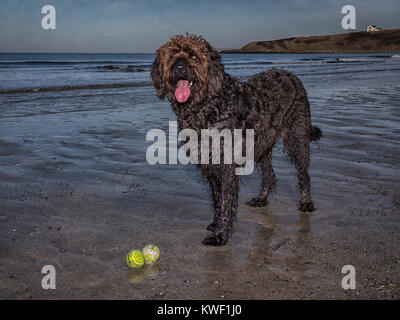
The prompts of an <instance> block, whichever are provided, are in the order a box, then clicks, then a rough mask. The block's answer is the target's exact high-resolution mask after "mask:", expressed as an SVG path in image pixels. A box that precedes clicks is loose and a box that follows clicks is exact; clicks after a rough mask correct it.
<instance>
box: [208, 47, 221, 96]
mask: <svg viewBox="0 0 400 320" xmlns="http://www.w3.org/2000/svg"><path fill="white" fill-rule="evenodd" d="M209 57H210V58H209V61H208V90H209V93H210V94H211V95H213V96H215V95H217V94H218V92H219V91H220V90H221V89H222V84H223V81H224V66H223V64H222V62H221V56H220V55H219V54H218V52H217V51H216V50H215V49H214V48H211V50H209Z"/></svg>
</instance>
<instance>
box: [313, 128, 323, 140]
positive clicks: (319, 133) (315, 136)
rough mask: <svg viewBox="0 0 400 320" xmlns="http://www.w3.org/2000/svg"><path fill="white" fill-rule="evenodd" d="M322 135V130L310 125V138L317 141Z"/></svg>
mask: <svg viewBox="0 0 400 320" xmlns="http://www.w3.org/2000/svg"><path fill="white" fill-rule="evenodd" d="M321 137H322V131H321V129H320V128H318V127H311V132H310V140H311V141H317V140H319V138H321Z"/></svg>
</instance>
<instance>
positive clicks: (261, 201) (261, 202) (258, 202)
mask: <svg viewBox="0 0 400 320" xmlns="http://www.w3.org/2000/svg"><path fill="white" fill-rule="evenodd" d="M246 204H247V205H248V206H250V207H266V206H268V200H267V198H260V197H256V198H253V199H251V200H250V201H247V202H246Z"/></svg>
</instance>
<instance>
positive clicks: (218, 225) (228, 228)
mask: <svg viewBox="0 0 400 320" xmlns="http://www.w3.org/2000/svg"><path fill="white" fill-rule="evenodd" d="M222 170H223V173H222V174H221V175H220V181H219V184H216V185H217V186H219V193H217V194H219V196H220V199H219V201H220V202H219V204H220V207H219V210H216V211H215V213H214V221H213V223H212V224H211V227H210V226H209V230H210V229H211V230H210V231H211V232H212V233H211V234H210V235H209V236H207V237H206V238H205V239H204V240H203V244H205V245H208V246H220V245H224V244H226V243H227V242H228V240H229V237H230V236H231V234H232V226H233V223H232V218H233V217H234V216H235V215H236V210H237V205H238V193H239V178H238V176H236V174H235V167H234V166H223V169H222Z"/></svg>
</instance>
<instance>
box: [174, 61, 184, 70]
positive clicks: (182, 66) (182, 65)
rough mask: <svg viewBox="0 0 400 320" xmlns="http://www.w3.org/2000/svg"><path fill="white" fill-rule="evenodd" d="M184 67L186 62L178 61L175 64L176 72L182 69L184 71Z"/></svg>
mask: <svg viewBox="0 0 400 320" xmlns="http://www.w3.org/2000/svg"><path fill="white" fill-rule="evenodd" d="M185 67H186V62H184V61H178V62H177V63H176V64H175V68H177V69H178V70H182V69H184V68H185Z"/></svg>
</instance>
